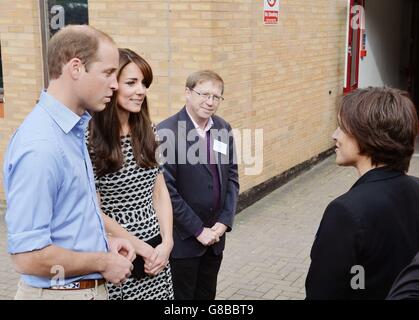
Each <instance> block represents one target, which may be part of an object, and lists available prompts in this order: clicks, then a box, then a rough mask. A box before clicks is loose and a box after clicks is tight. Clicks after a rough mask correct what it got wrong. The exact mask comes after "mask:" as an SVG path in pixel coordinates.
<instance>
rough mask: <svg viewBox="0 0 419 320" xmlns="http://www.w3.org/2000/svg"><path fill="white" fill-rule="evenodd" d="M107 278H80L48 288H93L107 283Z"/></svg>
mask: <svg viewBox="0 0 419 320" xmlns="http://www.w3.org/2000/svg"><path fill="white" fill-rule="evenodd" d="M105 282H106V281H105V279H98V280H80V281H75V282H72V283H69V284H67V285H64V286H53V287H51V288H47V289H49V290H83V289H92V288H96V286H101V285H103V284H105Z"/></svg>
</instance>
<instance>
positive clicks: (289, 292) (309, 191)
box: [0, 155, 419, 300]
mask: <svg viewBox="0 0 419 320" xmlns="http://www.w3.org/2000/svg"><path fill="white" fill-rule="evenodd" d="M409 173H410V174H411V175H415V176H419V155H417V156H415V157H414V158H413V160H412V163H411V169H410V172H409ZM356 179H357V176H356V171H355V169H353V168H342V167H337V166H336V165H335V164H334V156H331V157H329V158H328V159H326V160H325V161H323V162H322V163H320V164H318V165H316V166H315V167H313V168H312V169H310V170H309V171H307V172H305V173H303V174H302V175H300V176H299V177H297V178H296V179H294V180H293V181H291V182H289V183H288V184H286V185H284V186H283V187H281V188H279V189H277V190H275V191H274V192H272V193H271V194H269V195H268V196H266V197H265V198H264V199H262V200H260V201H259V202H257V203H255V204H254V205H252V206H250V207H249V208H247V209H245V210H243V211H242V212H241V213H240V214H239V215H237V217H236V221H235V227H234V230H233V231H232V232H231V233H229V234H228V238H227V246H226V251H225V253H224V261H223V264H222V266H221V270H220V274H219V284H218V295H217V299H239V300H242V299H244V300H246V299H252V300H253V299H269V300H273V299H276V300H288V299H304V297H305V292H304V281H305V277H306V274H307V270H308V267H309V264H310V258H309V255H310V249H311V245H312V243H313V238H314V234H315V232H316V230H317V227H318V225H319V222H320V219H321V217H322V215H323V211H324V209H325V208H326V206H327V204H328V203H329V202H330V201H331V200H333V199H334V198H336V197H337V196H339V195H341V194H342V193H344V192H346V191H347V190H348V189H349V188H350V187H351V185H352V184H353V183H354V182H355V181H356ZM17 282H18V275H17V274H16V273H15V272H14V271H13V268H12V267H11V263H10V259H9V257H8V256H7V253H6V229H5V225H4V221H3V219H1V222H0V299H12V298H13V296H14V293H15V291H16V283H17Z"/></svg>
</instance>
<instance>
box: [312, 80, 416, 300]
mask: <svg viewBox="0 0 419 320" xmlns="http://www.w3.org/2000/svg"><path fill="white" fill-rule="evenodd" d="M338 124H339V127H338V128H337V129H336V131H335V133H334V134H333V139H334V140H335V141H336V150H335V151H336V163H337V164H338V165H342V166H354V167H355V168H356V169H357V171H358V173H359V176H360V178H359V179H358V181H357V182H356V183H355V184H354V185H353V186H352V188H351V189H350V190H349V191H348V192H347V193H345V194H343V195H342V196H340V197H338V198H337V199H335V200H334V201H332V202H331V203H330V204H329V205H328V207H327V209H326V211H325V213H324V215H323V219H322V221H321V223H320V226H319V229H318V231H317V234H316V238H315V241H314V244H313V247H312V250H311V265H310V269H309V272H308V275H307V279H306V293H307V299H384V298H385V297H386V296H387V294H388V292H389V290H390V288H391V285H392V283H393V282H394V280H395V278H396V277H397V275H398V274H399V272H400V271H401V270H402V269H403V268H404V267H405V266H406V265H408V264H409V262H410V261H411V260H412V258H413V257H414V256H415V254H416V252H418V251H419V179H417V178H414V177H410V176H408V175H406V172H407V170H408V168H409V163H410V159H411V157H412V154H413V151H414V144H415V138H416V134H417V128H418V118H417V114H416V110H415V107H414V105H413V103H412V102H411V100H410V99H409V98H408V96H407V95H406V94H405V93H403V92H401V91H399V90H396V89H391V88H368V89H363V90H356V91H354V92H352V93H350V94H348V95H346V96H344V97H343V99H342V102H341V106H340V110H339V115H338Z"/></svg>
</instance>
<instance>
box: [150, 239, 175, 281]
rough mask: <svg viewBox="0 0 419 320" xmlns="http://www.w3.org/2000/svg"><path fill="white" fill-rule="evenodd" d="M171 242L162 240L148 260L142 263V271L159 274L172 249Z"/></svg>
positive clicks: (166, 262) (167, 261) (165, 264)
mask: <svg viewBox="0 0 419 320" xmlns="http://www.w3.org/2000/svg"><path fill="white" fill-rule="evenodd" d="M172 248H173V243H169V242H163V243H161V244H159V245H158V246H157V247H156V248H155V249H154V253H153V256H152V257H151V259H149V260H150V261H146V263H145V264H144V271H145V272H146V273H147V274H149V275H151V276H155V275H157V274H159V273H160V272H161V271H162V270H163V269H164V268H165V267H166V266H167V264H168V263H169V257H170V252H171V251H172Z"/></svg>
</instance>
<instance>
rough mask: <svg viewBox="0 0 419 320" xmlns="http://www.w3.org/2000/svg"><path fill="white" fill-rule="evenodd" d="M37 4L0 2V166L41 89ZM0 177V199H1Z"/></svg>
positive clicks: (31, 2) (20, 1) (1, 181)
mask: <svg viewBox="0 0 419 320" xmlns="http://www.w3.org/2000/svg"><path fill="white" fill-rule="evenodd" d="M39 21H40V18H39V9H38V1H34V0H32V1H28V0H14V1H3V0H1V1H0V41H1V54H2V63H3V85H4V99H5V103H4V118H0V166H1V172H2V173H3V155H4V151H5V149H6V147H7V144H8V141H9V138H10V136H11V134H12V133H13V131H14V130H15V129H16V128H17V127H18V126H19V124H20V123H21V122H22V121H23V119H24V118H25V116H26V115H27V114H28V113H29V112H30V111H31V110H32V108H33V106H34V105H35V102H36V100H37V99H38V97H39V93H40V90H41V88H42V86H43V82H42V81H43V80H42V53H41V33H40V27H39ZM2 173H1V174H0V177H1V179H0V184H1V185H0V200H1V199H4V194H3V174H2Z"/></svg>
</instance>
